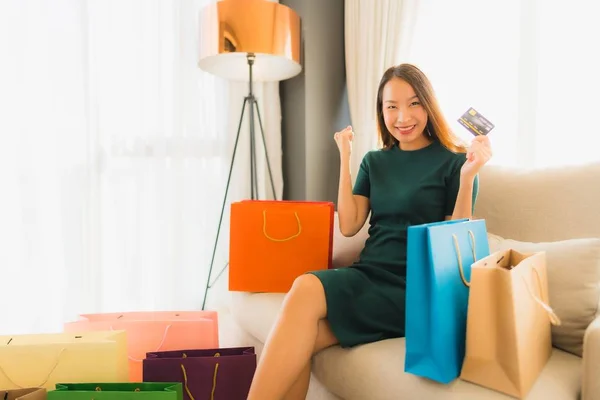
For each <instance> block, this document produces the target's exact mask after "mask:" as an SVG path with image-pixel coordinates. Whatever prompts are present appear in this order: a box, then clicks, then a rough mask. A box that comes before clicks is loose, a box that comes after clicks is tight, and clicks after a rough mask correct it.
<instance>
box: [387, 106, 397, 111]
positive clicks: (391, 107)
mask: <svg viewBox="0 0 600 400" xmlns="http://www.w3.org/2000/svg"><path fill="white" fill-rule="evenodd" d="M394 108H396V106H388V110H391V109H394Z"/></svg>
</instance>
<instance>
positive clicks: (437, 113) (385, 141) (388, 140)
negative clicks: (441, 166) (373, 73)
mask: <svg viewBox="0 0 600 400" xmlns="http://www.w3.org/2000/svg"><path fill="white" fill-rule="evenodd" d="M393 78H400V79H402V80H403V81H405V82H407V83H408V84H409V85H410V86H412V88H413V90H414V91H415V94H416V95H417V97H418V98H419V101H420V103H421V105H422V106H423V107H424V108H425V111H426V112H427V127H426V128H425V129H426V131H427V132H428V133H429V134H430V135H431V138H432V139H433V140H437V141H439V142H440V143H441V144H442V145H443V146H444V147H445V148H447V149H448V150H450V151H453V152H456V153H464V152H466V148H465V146H464V144H462V143H461V140H460V139H459V138H458V137H457V136H456V135H455V134H454V133H453V132H452V130H451V129H450V125H448V122H447V121H446V119H445V118H444V115H443V114H442V111H441V109H440V105H439V103H438V101H437V98H436V96H435V93H434V91H433V86H432V85H431V82H429V79H428V78H427V76H425V74H424V73H423V72H422V71H421V70H420V69H419V68H417V67H416V66H414V65H412V64H400V65H395V66H393V67H390V68H388V69H387V71H385V73H384V74H383V76H382V77H381V81H380V82H379V89H378V90H377V128H378V131H379V142H380V145H381V146H382V147H383V148H384V149H390V148H392V147H393V146H394V145H396V144H397V143H398V140H396V138H394V136H392V134H391V133H390V132H389V131H388V129H387V128H386V126H385V120H384V118H383V98H382V96H383V88H384V87H385V85H386V84H387V83H388V82H389V81H390V80H392V79H393Z"/></svg>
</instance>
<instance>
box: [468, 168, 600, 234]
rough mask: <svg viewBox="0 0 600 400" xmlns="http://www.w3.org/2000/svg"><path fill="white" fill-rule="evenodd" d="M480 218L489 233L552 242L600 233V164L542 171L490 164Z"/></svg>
mask: <svg viewBox="0 0 600 400" xmlns="http://www.w3.org/2000/svg"><path fill="white" fill-rule="evenodd" d="M474 214H475V218H484V219H485V220H486V226H487V229H488V232H490V233H493V234H496V235H499V236H502V237H505V238H511V239H514V240H520V241H528V242H550V241H557V240H566V239H575V238H594V237H600V163H595V164H586V165H579V166H569V167H561V168H551V169H538V170H517V169H512V168H506V167H499V166H485V167H484V168H483V169H482V170H481V173H480V189H479V196H478V199H477V204H476V209H475V213H474Z"/></svg>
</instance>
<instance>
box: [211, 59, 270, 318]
mask: <svg viewBox="0 0 600 400" xmlns="http://www.w3.org/2000/svg"><path fill="white" fill-rule="evenodd" d="M246 59H247V63H248V77H249V83H248V94H247V95H246V97H244V104H243V106H242V112H241V114H240V121H239V123H238V128H237V134H236V137H235V144H234V145H233V155H232V156H231V165H230V166H229V175H228V176H227V184H226V186H225V194H224V196H223V204H222V205H221V215H220V217H219V225H218V227H217V236H216V238H215V244H214V247H213V252H212V257H211V260H210V267H209V269H208V277H207V278H206V287H205V289H204V299H203V300H202V310H204V309H205V306H206V299H207V297H208V290H209V289H210V288H212V286H213V285H214V284H215V283H216V282H217V280H218V279H219V278H220V277H221V275H222V274H223V272H224V271H225V270H226V269H227V267H228V266H229V263H227V264H226V265H225V266H224V267H223V269H221V271H219V273H218V274H217V277H216V278H215V280H214V281H213V282H212V283H211V281H210V278H211V276H212V270H213V266H214V262H215V255H216V253H217V245H218V243H219V234H220V233H221V224H222V222H223V214H224V212H225V204H226V203H227V194H228V193H229V184H230V183H231V175H232V172H233V165H234V162H235V154H236V152H237V147H238V142H239V139H240V132H241V129H242V122H243V120H244V112H245V110H246V107H249V109H250V110H249V115H248V117H249V118H248V119H249V123H250V199H251V200H257V199H258V172H257V171H258V168H257V166H256V160H257V159H256V133H255V120H254V112H255V111H256V116H257V117H258V124H259V127H260V135H261V138H262V142H263V148H264V150H265V158H266V160H267V169H268V171H269V179H270V181H271V190H272V191H273V198H274V199H275V200H277V194H276V193H275V184H274V182H273V173H272V172H271V164H270V162H269V154H268V152H267V142H266V140H265V132H264V129H263V123H262V118H261V115H260V108H259V106H258V101H257V100H256V97H255V96H254V92H253V88H252V79H253V76H252V68H253V66H254V60H255V59H256V56H255V54H254V53H248V54H247V55H246Z"/></svg>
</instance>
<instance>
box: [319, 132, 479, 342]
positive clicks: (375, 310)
mask: <svg viewBox="0 0 600 400" xmlns="http://www.w3.org/2000/svg"><path fill="white" fill-rule="evenodd" d="M465 160H466V157H465V154H464V153H459V154H457V153H453V152H451V151H450V150H447V149H446V148H445V147H443V146H442V145H441V143H439V142H438V141H434V142H432V143H431V144H430V145H428V146H427V147H424V148H422V149H419V150H414V151H403V150H401V149H400V148H399V147H398V146H394V147H392V148H391V149H388V150H383V149H382V150H373V151H370V152H369V153H367V154H366V155H365V157H364V158H363V160H362V163H361V165H360V169H359V171H358V175H357V177H356V183H355V185H354V189H353V192H354V194H357V195H362V196H365V197H368V198H369V202H370V206H371V217H370V220H369V224H370V227H369V238H368V239H367V241H366V243H365V247H364V249H363V250H362V252H361V254H360V257H359V260H358V261H356V262H355V263H354V264H352V265H351V266H349V267H344V268H338V269H331V270H325V271H313V272H311V274H314V275H315V276H317V277H318V278H319V279H320V280H321V282H322V283H323V287H324V288H325V296H326V299H327V320H328V321H329V323H330V326H331V330H332V331H333V333H334V335H335V336H336V338H337V339H338V341H339V343H340V345H341V346H342V347H352V346H356V345H359V344H364V343H371V342H375V341H378V340H383V339H389V338H396V337H403V336H404V315H405V313H404V310H405V289H406V233H407V228H408V227H409V226H410V225H421V224H426V223H430V222H435V221H443V220H444V218H445V217H446V216H447V215H452V212H453V210H454V204H455V202H456V196H457V194H458V188H459V183H460V182H459V177H460V169H461V167H462V165H463V163H464V162H465ZM477 189H478V179H476V180H475V184H474V190H473V204H474V202H475V198H476V196H477Z"/></svg>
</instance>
